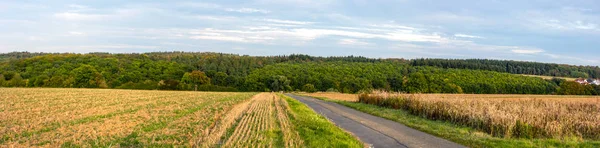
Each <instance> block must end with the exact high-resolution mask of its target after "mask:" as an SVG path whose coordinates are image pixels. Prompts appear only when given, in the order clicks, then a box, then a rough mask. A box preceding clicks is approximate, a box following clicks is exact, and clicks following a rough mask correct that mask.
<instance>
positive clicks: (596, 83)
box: [592, 79, 600, 85]
mask: <svg viewBox="0 0 600 148" xmlns="http://www.w3.org/2000/svg"><path fill="white" fill-rule="evenodd" d="M592 84H595V85H600V79H596V80H594V82H592Z"/></svg>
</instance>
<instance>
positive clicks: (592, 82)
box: [575, 78, 600, 85]
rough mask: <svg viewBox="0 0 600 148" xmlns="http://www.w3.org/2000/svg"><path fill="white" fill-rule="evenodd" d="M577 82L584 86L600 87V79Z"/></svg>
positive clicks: (577, 80) (576, 80)
mask: <svg viewBox="0 0 600 148" xmlns="http://www.w3.org/2000/svg"><path fill="white" fill-rule="evenodd" d="M575 82H577V83H579V84H583V85H600V79H583V78H579V79H575Z"/></svg>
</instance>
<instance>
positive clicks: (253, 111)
mask: <svg viewBox="0 0 600 148" xmlns="http://www.w3.org/2000/svg"><path fill="white" fill-rule="evenodd" d="M285 102H286V101H285V100H283V99H281V98H279V97H277V96H276V95H275V94H272V93H261V94H258V95H256V96H255V97H254V98H252V102H251V103H249V104H248V106H249V107H248V110H247V111H245V112H244V113H243V114H242V116H241V117H239V122H238V123H237V126H236V127H232V129H231V130H232V134H231V135H229V136H227V137H225V138H224V139H223V140H226V141H224V145H223V147H300V146H301V145H302V140H301V138H300V137H299V136H298V134H297V132H296V131H295V130H294V128H293V126H292V124H291V123H290V121H289V119H288V115H287V114H288V111H289V107H288V106H287V104H286V103H285Z"/></svg>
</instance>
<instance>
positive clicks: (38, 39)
mask: <svg viewBox="0 0 600 148" xmlns="http://www.w3.org/2000/svg"><path fill="white" fill-rule="evenodd" d="M27 39H28V40H30V41H46V39H45V38H42V37H39V36H29V37H27Z"/></svg>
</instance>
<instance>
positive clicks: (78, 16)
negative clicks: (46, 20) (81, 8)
mask: <svg viewBox="0 0 600 148" xmlns="http://www.w3.org/2000/svg"><path fill="white" fill-rule="evenodd" d="M54 17H56V18H59V19H64V20H69V21H99V20H103V19H105V18H108V17H109V16H108V15H101V14H83V13H77V12H62V13H56V14H54Z"/></svg>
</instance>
